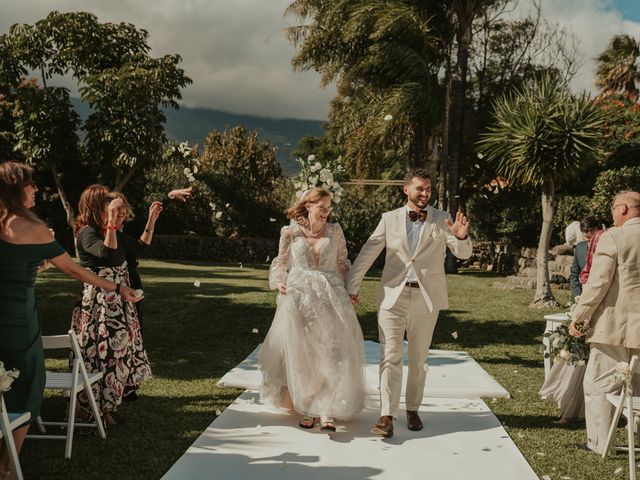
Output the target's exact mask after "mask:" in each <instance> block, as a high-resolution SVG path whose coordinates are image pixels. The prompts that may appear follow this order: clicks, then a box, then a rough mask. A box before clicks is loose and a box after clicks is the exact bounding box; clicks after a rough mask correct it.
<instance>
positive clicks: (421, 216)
mask: <svg viewBox="0 0 640 480" xmlns="http://www.w3.org/2000/svg"><path fill="white" fill-rule="evenodd" d="M426 219H427V212H425V211H424V210H420V211H419V212H414V211H413V210H409V220H411V221H412V222H415V221H416V220H420V221H421V222H424V221H425V220H426Z"/></svg>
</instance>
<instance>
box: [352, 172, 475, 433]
mask: <svg viewBox="0 0 640 480" xmlns="http://www.w3.org/2000/svg"><path fill="white" fill-rule="evenodd" d="M403 190H404V193H405V194H406V196H407V204H406V205H405V206H403V207H401V208H398V209H396V210H393V211H391V212H386V213H383V214H382V219H381V220H380V223H379V224H378V226H377V227H376V229H375V231H374V232H373V234H372V235H371V237H369V240H367V243H365V245H364V246H363V247H362V250H360V253H359V254H358V258H356V260H355V262H354V263H353V265H352V267H351V270H350V271H349V276H348V278H347V291H348V292H349V296H350V297H351V301H352V303H354V304H355V303H358V291H359V290H360V285H361V283H362V279H363V278H364V275H365V274H366V273H367V270H369V267H371V264H372V263H373V262H374V261H375V260H376V258H378V255H379V254H380V252H382V250H383V249H385V248H386V257H385V264H384V269H383V270H382V281H381V284H380V289H379V294H378V307H379V311H378V332H379V336H380V346H381V349H382V356H381V360H380V403H381V412H380V415H381V416H380V419H379V420H378V422H377V423H376V424H375V425H374V426H373V427H372V428H371V432H372V433H374V434H376V435H381V436H383V437H391V436H393V418H394V417H396V418H397V414H398V409H399V406H400V394H401V389H402V345H403V340H404V336H405V332H406V334H407V340H408V343H409V373H408V379H407V390H406V395H405V399H406V407H407V427H408V428H409V430H421V429H422V421H421V420H420V417H419V416H418V408H419V407H420V404H421V403H422V394H423V391H424V383H425V378H426V376H427V366H426V363H425V362H426V360H427V356H428V354H429V345H430V344H431V337H432V335H433V329H434V327H435V326H436V321H437V319H438V312H439V311H440V310H442V309H443V308H448V307H449V303H448V298H447V284H446V280H445V275H444V258H445V251H446V247H449V249H450V250H451V252H452V253H453V254H454V255H455V256H456V257H458V258H462V259H466V258H469V257H470V256H471V241H470V240H469V237H468V230H469V223H468V222H467V218H466V217H465V216H464V215H462V214H461V213H460V212H458V213H457V214H456V221H455V223H453V222H452V221H451V217H450V216H449V214H448V213H447V212H444V211H442V210H438V209H436V208H433V207H430V206H428V205H427V204H428V202H429V198H431V178H430V177H429V174H428V173H427V171H426V170H425V169H422V168H414V169H412V170H409V172H408V173H407V175H406V177H405V185H404V187H403Z"/></svg>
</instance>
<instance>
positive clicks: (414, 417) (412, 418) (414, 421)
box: [407, 410, 422, 432]
mask: <svg viewBox="0 0 640 480" xmlns="http://www.w3.org/2000/svg"><path fill="white" fill-rule="evenodd" d="M407 428H408V429H409V430H412V431H414V432H417V431H418V430H422V420H420V417H419V416H418V412H413V411H411V410H407Z"/></svg>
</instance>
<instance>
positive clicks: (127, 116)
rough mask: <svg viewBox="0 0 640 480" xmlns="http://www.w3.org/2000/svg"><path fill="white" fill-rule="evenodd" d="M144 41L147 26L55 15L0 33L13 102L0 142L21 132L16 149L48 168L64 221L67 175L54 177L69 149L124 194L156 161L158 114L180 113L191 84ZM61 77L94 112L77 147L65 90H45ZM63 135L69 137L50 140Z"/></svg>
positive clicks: (172, 59) (161, 137) (160, 138)
mask: <svg viewBox="0 0 640 480" xmlns="http://www.w3.org/2000/svg"><path fill="white" fill-rule="evenodd" d="M148 40H149V34H148V33H147V32H146V31H145V30H139V29H137V28H135V26H133V25H131V24H126V23H121V24H112V23H100V22H98V20H97V18H96V17H95V16H94V15H92V14H89V13H84V12H77V13H59V12H51V13H50V14H49V15H48V16H47V17H46V18H45V19H43V20H40V21H38V22H36V23H35V24H33V25H28V24H16V25H13V26H12V27H11V28H10V30H9V33H8V34H5V35H2V36H0V64H1V66H2V67H3V68H4V67H5V66H7V67H9V68H8V69H7V70H6V71H3V72H2V74H0V75H1V76H0V79H1V80H2V81H3V82H5V81H6V82H7V83H4V84H3V85H2V87H0V88H1V89H2V91H0V94H4V95H5V98H4V99H5V100H7V101H10V102H12V103H13V104H14V105H16V106H17V108H15V109H13V117H14V118H13V122H0V128H3V129H4V131H2V132H0V138H3V136H5V137H6V136H11V135H15V134H19V138H18V143H17V144H16V148H15V149H16V151H17V153H18V154H21V155H22V156H23V157H24V158H25V160H26V161H28V162H31V163H35V164H37V165H38V166H41V167H44V168H48V169H50V170H51V172H52V175H53V177H54V180H55V181H56V187H57V189H58V191H59V194H60V198H61V199H62V203H63V206H64V208H65V211H66V213H67V219H68V221H69V223H70V224H71V223H72V222H73V218H74V217H75V214H74V211H73V207H72V203H71V202H70V201H68V200H67V194H66V190H65V174H66V172H63V171H58V167H59V165H60V158H66V159H68V158H69V155H70V153H72V152H73V153H74V154H76V156H75V157H74V158H75V159H76V164H79V163H80V162H81V159H80V157H79V156H78V152H83V151H84V150H86V151H87V152H88V156H87V157H84V158H83V160H84V161H85V162H86V164H88V165H89V166H90V168H91V169H92V170H93V172H94V173H95V175H96V176H97V177H98V179H99V181H102V182H105V183H111V184H112V185H113V186H114V188H115V189H117V190H120V189H122V188H123V187H124V186H125V185H126V183H127V182H128V181H129V180H130V179H131V176H132V175H133V174H134V173H135V172H136V171H138V170H140V169H141V167H143V166H144V165H145V164H149V163H150V162H153V161H155V160H157V159H158V158H160V156H161V150H162V145H163V144H164V142H165V140H166V138H165V134H164V128H163V123H164V121H165V117H164V113H163V111H162V108H164V107H168V106H171V107H174V108H177V107H178V104H177V100H179V99H180V98H181V93H180V91H181V89H182V88H183V87H184V86H185V85H187V84H188V83H191V80H190V79H189V78H188V77H186V76H185V74H184V71H183V70H182V69H180V68H179V67H178V64H179V63H180V57H179V56H178V55H165V56H164V57H161V58H153V57H150V56H149V51H150V46H149V43H148ZM27 72H34V73H38V74H39V76H40V82H41V85H38V86H35V84H32V82H27V84H25V85H31V86H32V87H34V88H35V89H34V88H31V87H29V88H26V87H24V86H23V85H22V84H21V82H22V81H23V78H24V77H25V76H26V74H27ZM67 74H70V75H72V77H73V78H75V79H76V80H77V81H78V86H79V90H80V94H81V98H82V100H83V101H85V102H87V103H88V104H89V105H90V106H91V107H92V112H91V114H90V115H89V118H88V119H87V121H86V123H85V124H84V126H83V127H82V128H83V129H84V130H85V131H86V132H87V134H86V136H85V138H84V145H80V144H79V137H78V136H77V133H76V131H77V127H78V116H77V114H76V113H75V111H74V110H73V107H72V105H71V103H70V102H69V98H68V92H66V91H64V90H62V89H59V88H56V87H52V86H50V85H49V84H48V83H49V82H50V80H51V79H52V78H54V77H56V76H61V75H67ZM38 88H39V89H41V91H40V92H38V91H37V89H38ZM38 102H40V103H38ZM0 113H1V112H0ZM43 116H46V117H47V118H46V119H45V118H42V117H43ZM11 123H13V124H11ZM27 127H28V128H27ZM61 129H63V130H64V135H63V137H61V138H64V139H65V141H64V142H62V141H55V138H54V137H55V136H56V135H55V132H57V131H59V130H61ZM74 139H75V143H74V146H70V145H69V144H68V142H73V141H74ZM0 146H1V145H0ZM45 152H46V153H45ZM83 168H86V167H83Z"/></svg>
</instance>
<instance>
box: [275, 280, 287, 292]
mask: <svg viewBox="0 0 640 480" xmlns="http://www.w3.org/2000/svg"><path fill="white" fill-rule="evenodd" d="M276 287H278V291H279V292H280V294H281V295H286V294H287V286H286V285H285V284H284V283H282V282H278V283H276Z"/></svg>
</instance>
